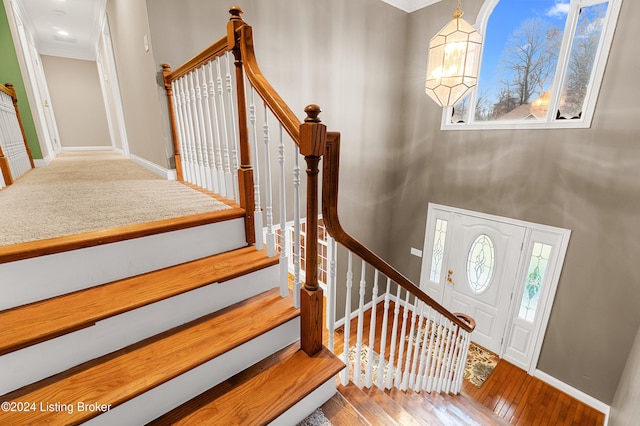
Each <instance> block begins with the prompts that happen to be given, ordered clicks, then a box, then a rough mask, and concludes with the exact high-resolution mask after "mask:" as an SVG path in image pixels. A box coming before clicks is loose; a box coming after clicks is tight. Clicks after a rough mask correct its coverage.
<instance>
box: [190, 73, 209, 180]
mask: <svg viewBox="0 0 640 426" xmlns="http://www.w3.org/2000/svg"><path fill="white" fill-rule="evenodd" d="M188 82H189V93H190V94H191V105H190V107H191V114H190V115H191V127H192V129H193V136H194V139H193V140H194V142H195V151H196V160H197V164H198V167H197V176H198V181H197V185H198V186H199V187H201V188H206V186H207V183H206V176H205V172H204V163H203V160H202V144H201V143H202V142H201V140H200V126H199V125H198V107H197V99H196V87H195V85H194V84H193V71H192V72H190V73H189V77H188ZM199 89H200V87H198V91H199Z"/></svg>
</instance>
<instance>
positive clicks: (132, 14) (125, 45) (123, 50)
mask: <svg viewBox="0 0 640 426" xmlns="http://www.w3.org/2000/svg"><path fill="white" fill-rule="evenodd" d="M107 17H108V19H109V25H110V28H111V38H112V42H113V50H114V56H115V60H116V68H117V72H118V81H119V83H120V94H121V97H122V104H123V109H124V114H125V117H126V119H125V121H126V129H127V139H128V142H129V150H130V152H131V154H133V155H136V156H138V157H141V158H143V159H145V160H147V161H149V162H151V163H154V164H156V165H158V166H160V167H164V168H170V162H171V158H172V157H173V145H172V144H171V140H170V138H169V137H167V135H165V134H163V132H162V129H163V126H164V124H163V121H162V117H161V113H160V112H161V106H160V99H159V98H158V93H157V83H156V73H157V71H158V69H157V68H156V66H155V63H154V61H153V51H152V49H151V48H150V50H149V51H148V52H146V51H145V49H144V36H145V35H147V36H148V35H149V20H148V17H147V7H146V3H145V0H109V1H108V2H107ZM149 44H151V43H149Z"/></svg>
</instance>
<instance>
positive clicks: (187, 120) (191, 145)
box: [181, 76, 198, 185]
mask: <svg viewBox="0 0 640 426" xmlns="http://www.w3.org/2000/svg"><path fill="white" fill-rule="evenodd" d="M181 82H182V92H183V94H184V128H185V133H186V134H187V139H186V140H187V141H188V142H187V150H188V152H189V168H190V170H191V181H190V182H191V183H192V184H194V185H197V184H198V161H197V160H196V146H195V145H196V144H195V141H194V136H193V124H192V122H191V96H190V95H189V85H188V81H187V77H186V76H184V77H183V78H182V79H181Z"/></svg>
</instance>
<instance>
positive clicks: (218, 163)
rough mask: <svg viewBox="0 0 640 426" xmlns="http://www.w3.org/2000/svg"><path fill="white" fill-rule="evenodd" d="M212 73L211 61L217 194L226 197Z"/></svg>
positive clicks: (214, 84) (210, 88) (211, 101)
mask: <svg viewBox="0 0 640 426" xmlns="http://www.w3.org/2000/svg"><path fill="white" fill-rule="evenodd" d="M213 74H214V72H213V61H211V62H209V93H211V96H209V103H210V108H211V118H212V119H213V135H214V143H215V159H216V171H217V173H218V179H217V180H218V193H219V194H220V195H222V196H223V197H227V187H226V183H225V175H224V165H223V158H222V139H221V136H220V116H219V115H218V103H217V102H216V96H215V93H216V83H215V79H214V75H213Z"/></svg>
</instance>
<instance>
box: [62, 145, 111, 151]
mask: <svg viewBox="0 0 640 426" xmlns="http://www.w3.org/2000/svg"><path fill="white" fill-rule="evenodd" d="M62 150H63V151H113V147H112V146H111V145H105V146H64V147H62Z"/></svg>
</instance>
